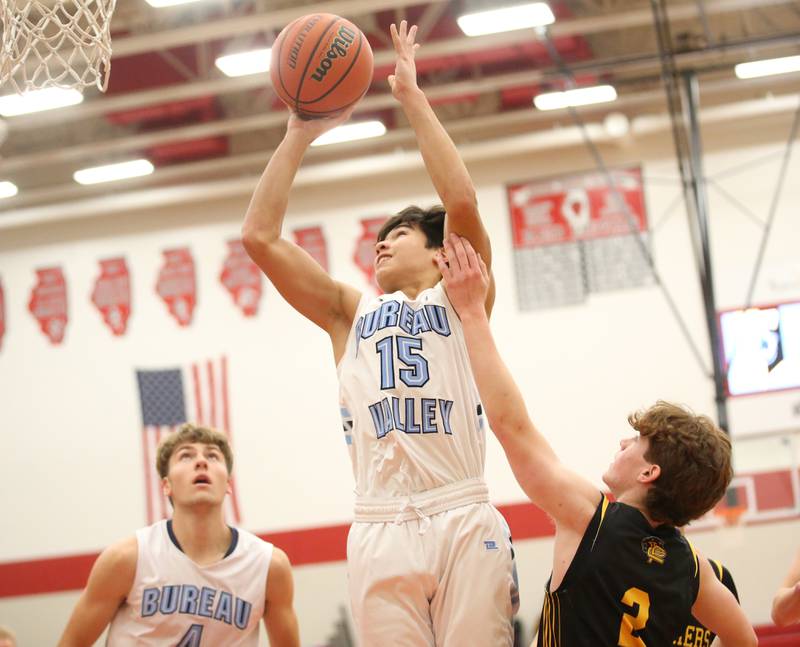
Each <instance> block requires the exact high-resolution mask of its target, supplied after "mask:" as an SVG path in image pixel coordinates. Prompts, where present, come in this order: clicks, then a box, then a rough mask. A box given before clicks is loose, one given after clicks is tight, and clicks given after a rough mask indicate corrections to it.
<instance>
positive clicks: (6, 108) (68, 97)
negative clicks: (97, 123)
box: [0, 88, 83, 117]
mask: <svg viewBox="0 0 800 647" xmlns="http://www.w3.org/2000/svg"><path fill="white" fill-rule="evenodd" d="M81 101H83V95H82V94H81V93H80V92H78V91H77V90H75V89H69V90H66V89H64V88H45V89H44V90H31V91H30V92H25V93H24V94H7V95H5V96H3V97H0V115H3V116H4V117H16V116H17V115H26V114H28V113H30V112H41V111H42V110H52V109H53V108H64V107H65V106H74V105H75V104H76V103H80V102H81Z"/></svg>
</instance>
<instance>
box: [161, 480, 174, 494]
mask: <svg viewBox="0 0 800 647" xmlns="http://www.w3.org/2000/svg"><path fill="white" fill-rule="evenodd" d="M161 491H162V492H163V493H164V496H165V497H167V498H168V499H169V498H170V497H171V496H172V484H171V483H170V482H169V478H168V477H166V476H165V477H164V478H162V479H161Z"/></svg>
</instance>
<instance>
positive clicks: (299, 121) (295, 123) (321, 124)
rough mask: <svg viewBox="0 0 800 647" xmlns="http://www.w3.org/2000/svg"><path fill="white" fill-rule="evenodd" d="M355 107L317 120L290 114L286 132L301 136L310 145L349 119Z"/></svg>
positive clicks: (294, 113) (293, 113)
mask: <svg viewBox="0 0 800 647" xmlns="http://www.w3.org/2000/svg"><path fill="white" fill-rule="evenodd" d="M356 105H358V104H354V105H352V106H350V107H349V108H347V109H346V110H343V111H342V112H340V113H338V114H335V115H332V116H330V117H320V118H318V119H304V118H303V117H300V116H299V115H298V114H297V113H296V112H292V113H291V115H290V116H289V122H288V124H287V126H286V132H287V133H289V132H293V133H298V134H301V135H302V136H303V137H304V138H306V139H307V140H308V143H309V144H310V143H311V142H313V141H314V140H315V139H316V138H317V137H319V136H320V135H323V134H324V133H326V132H328V131H329V130H333V129H334V128H336V127H337V126H341V125H342V124H343V123H344V122H346V121H347V120H348V119H350V116H351V115H352V114H353V111H354V110H355V108H356Z"/></svg>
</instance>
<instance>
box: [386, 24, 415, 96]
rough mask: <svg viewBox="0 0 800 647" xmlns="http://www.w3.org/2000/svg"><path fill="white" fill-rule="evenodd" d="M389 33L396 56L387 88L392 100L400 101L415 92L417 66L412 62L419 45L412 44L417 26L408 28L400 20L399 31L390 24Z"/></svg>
mask: <svg viewBox="0 0 800 647" xmlns="http://www.w3.org/2000/svg"><path fill="white" fill-rule="evenodd" d="M389 31H390V33H391V35H392V43H394V52H395V55H396V56H397V60H396V62H395V67H394V74H390V75H389V86H390V87H391V88H392V94H393V95H394V98H395V99H397V100H398V101H402V100H403V97H404V96H406V95H407V94H408V93H409V92H412V91H414V90H417V65H416V63H415V62H414V54H415V52H416V51H417V50H418V49H419V43H415V42H414V39H415V38H416V36H417V26H416V25H412V26H411V28H409V27H408V23H407V22H406V21H405V20H402V21H401V22H400V28H399V29H398V28H397V26H396V25H395V24H394V23H392V26H391V27H390V28H389Z"/></svg>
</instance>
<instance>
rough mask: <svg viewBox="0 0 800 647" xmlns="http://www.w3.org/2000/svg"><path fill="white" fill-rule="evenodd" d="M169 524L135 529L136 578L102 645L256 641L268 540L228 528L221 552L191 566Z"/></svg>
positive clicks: (212, 646)
mask: <svg viewBox="0 0 800 647" xmlns="http://www.w3.org/2000/svg"><path fill="white" fill-rule="evenodd" d="M171 524H172V522H171V521H159V522H157V523H155V524H153V525H152V526H148V527H147V528H142V529H140V530H137V531H136V541H137V543H138V547H139V550H138V559H137V563H136V576H135V578H134V581H133V586H132V587H131V590H130V592H129V593H128V596H127V598H126V599H125V602H124V604H123V605H122V606H121V607H120V608H119V611H117V614H116V615H115V616H114V619H113V620H112V621H111V626H110V628H109V631H108V638H107V640H106V645H107V646H108V647H123V646H124V647H128V646H132V645H159V646H161V645H165V646H166V645H168V646H169V647H206V646H208V647H218V646H219V645H225V646H226V647H238V646H241V647H250V646H252V647H256V646H257V645H258V623H259V622H260V621H261V618H262V617H263V616H264V598H265V595H266V585H267V573H268V572H269V565H270V561H271V559H272V544H269V543H267V542H265V541H262V540H261V539H259V538H258V537H256V536H255V535H253V534H251V533H249V532H247V531H245V530H239V529H237V528H231V530H232V533H233V535H232V537H231V546H230V548H229V549H228V552H227V553H226V554H225V556H224V557H223V558H222V559H221V560H219V561H218V562H216V563H214V564H210V565H208V566H198V565H197V564H195V563H194V562H193V561H192V560H191V559H189V558H188V557H187V556H186V555H185V554H184V553H183V551H182V550H181V548H180V544H179V543H178V540H177V539H176V537H175V535H174V533H173V532H172V525H171Z"/></svg>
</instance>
